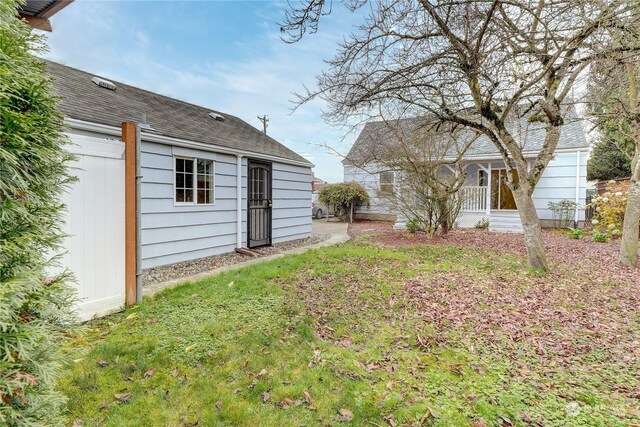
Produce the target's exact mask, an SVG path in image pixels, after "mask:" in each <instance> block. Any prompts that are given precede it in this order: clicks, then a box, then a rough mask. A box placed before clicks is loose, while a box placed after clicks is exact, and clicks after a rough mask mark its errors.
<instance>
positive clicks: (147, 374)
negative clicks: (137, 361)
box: [144, 368, 156, 378]
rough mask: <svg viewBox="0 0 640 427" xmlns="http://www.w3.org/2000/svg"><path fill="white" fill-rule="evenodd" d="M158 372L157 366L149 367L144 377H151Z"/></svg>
mask: <svg viewBox="0 0 640 427" xmlns="http://www.w3.org/2000/svg"><path fill="white" fill-rule="evenodd" d="M155 372H156V369H155V368H151V369H148V370H147V372H145V373H144V378H149V377H150V376H152V375H153V374H154V373H155Z"/></svg>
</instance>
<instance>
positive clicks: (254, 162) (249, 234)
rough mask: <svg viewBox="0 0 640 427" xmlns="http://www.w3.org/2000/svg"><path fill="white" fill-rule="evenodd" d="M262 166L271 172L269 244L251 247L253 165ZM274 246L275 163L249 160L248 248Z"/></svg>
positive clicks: (269, 183) (269, 185)
mask: <svg viewBox="0 0 640 427" xmlns="http://www.w3.org/2000/svg"><path fill="white" fill-rule="evenodd" d="M256 163H257V164H260V165H265V166H267V167H268V170H269V182H268V190H269V200H270V201H271V206H270V207H269V208H268V209H269V215H268V217H269V219H268V224H267V226H268V228H267V229H268V231H269V242H268V243H265V244H263V245H257V246H251V165H252V164H256ZM272 245H273V163H272V162H268V161H266V160H261V159H251V158H249V159H247V247H248V248H260V247H264V246H272Z"/></svg>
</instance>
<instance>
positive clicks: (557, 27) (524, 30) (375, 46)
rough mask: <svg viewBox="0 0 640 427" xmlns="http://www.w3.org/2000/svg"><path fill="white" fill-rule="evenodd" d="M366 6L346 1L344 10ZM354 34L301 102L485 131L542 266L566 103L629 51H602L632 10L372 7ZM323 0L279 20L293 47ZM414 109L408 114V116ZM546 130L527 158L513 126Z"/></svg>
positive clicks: (445, 0)
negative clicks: (539, 200)
mask: <svg viewBox="0 0 640 427" xmlns="http://www.w3.org/2000/svg"><path fill="white" fill-rule="evenodd" d="M364 3H365V1H356V0H354V1H347V2H346V3H345V4H347V6H348V7H349V8H350V9H352V10H353V9H356V8H358V7H360V6H362V5H363V4H364ZM369 3H370V4H371V12H370V13H368V15H367V17H366V19H365V22H364V23H363V24H362V25H361V26H360V27H359V30H358V31H357V32H356V33H355V34H352V35H350V36H349V37H348V38H347V39H345V41H344V42H342V43H341V44H340V47H339V50H338V52H337V54H336V56H335V58H334V59H333V60H331V61H330V62H329V65H330V68H329V70H328V71H326V72H324V73H322V74H321V75H319V76H318V79H317V80H318V89H317V90H312V91H307V92H306V93H304V94H302V95H301V96H300V99H299V101H300V102H301V103H303V102H306V101H308V100H310V99H313V98H315V97H321V98H323V99H325V100H326V101H327V102H328V104H329V110H328V111H327V112H326V113H325V117H326V118H327V120H330V121H336V122H345V121H348V120H350V119H351V118H352V117H353V116H357V115H359V114H363V113H364V114H366V113H367V112H368V111H370V110H371V109H374V110H375V109H377V107H380V106H386V105H388V104H389V103H391V104H396V105H404V106H409V107H411V108H412V109H413V110H414V111H413V113H414V114H416V115H419V114H426V113H431V114H434V115H435V116H436V117H438V118H439V119H440V120H441V121H443V122H450V123H457V124H460V125H463V126H466V127H468V128H471V129H474V130H476V131H478V132H480V133H482V134H484V135H485V136H486V137H487V138H488V139H489V140H491V142H492V143H493V144H494V145H495V146H496V147H497V149H498V151H499V152H500V155H501V156H502V159H503V160H504V163H505V167H506V169H507V179H508V185H509V187H510V188H511V190H512V192H513V195H514V198H515V202H516V207H517V209H518V212H519V215H520V219H521V222H522V226H523V229H524V235H525V243H526V248H527V254H528V260H529V265H530V266H531V267H532V268H535V269H539V270H548V265H547V261H546V257H545V253H544V248H543V244H542V231H541V227H540V221H539V219H538V215H537V212H536V209H535V205H534V203H533V199H532V197H531V196H532V193H533V191H534V189H535V187H536V185H537V183H538V181H539V180H540V178H541V176H542V174H543V172H544V170H545V168H546V167H547V165H548V163H549V161H550V160H551V158H552V157H553V154H554V152H555V149H556V146H557V144H558V140H559V137H560V133H561V129H562V125H563V124H564V123H565V122H566V121H567V119H568V113H569V111H570V110H571V109H570V108H566V107H565V105H566V103H567V102H568V100H569V95H570V94H571V92H572V88H573V87H574V85H575V84H576V81H577V80H578V78H579V77H580V76H581V75H582V73H583V71H584V70H585V68H586V67H587V66H588V65H589V64H590V63H591V62H592V61H593V60H594V59H595V58H598V57H600V56H602V55H605V54H608V53H611V51H620V50H624V51H629V50H631V49H632V48H630V47H629V46H627V45H622V46H612V45H610V44H608V43H602V40H604V39H606V38H607V37H608V33H607V29H608V28H611V27H615V26H616V25H618V20H619V19H620V18H621V17H622V16H625V17H626V16H628V14H629V13H631V12H630V11H631V9H632V7H631V5H630V3H631V2H629V1H625V0H617V1H616V0H614V1H607V0H599V1H591V0H573V1H567V0H515V1H502V0H493V1H488V0H437V1H434V0H416V1H401V0H377V1H375V2H373V1H372V2H369ZM329 6H330V3H327V2H325V1H323V0H306V1H304V2H302V6H301V7H293V8H291V10H290V11H289V12H288V13H287V16H286V18H285V22H284V23H283V24H282V29H283V31H284V32H286V33H287V34H288V35H289V41H296V40H299V39H300V38H301V37H302V36H303V35H304V34H305V32H308V31H311V32H313V31H315V30H317V21H318V19H320V17H321V16H322V15H323V14H326V13H328V12H329ZM411 108H407V109H408V110H409V109H411ZM523 118H524V119H527V120H530V121H532V122H537V123H539V124H540V126H542V127H543V128H544V134H545V136H544V141H543V143H542V144H541V146H540V148H539V149H538V150H537V154H536V155H535V156H534V157H533V158H528V157H527V156H526V153H527V141H526V139H525V140H522V139H521V138H519V137H518V132H517V130H514V129H513V126H511V125H510V123H515V122H519V121H521V119H523Z"/></svg>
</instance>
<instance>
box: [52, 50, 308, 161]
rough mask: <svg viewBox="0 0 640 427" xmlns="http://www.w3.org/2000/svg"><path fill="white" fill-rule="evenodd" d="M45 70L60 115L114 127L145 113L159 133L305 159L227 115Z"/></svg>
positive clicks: (75, 73)
mask: <svg viewBox="0 0 640 427" xmlns="http://www.w3.org/2000/svg"><path fill="white" fill-rule="evenodd" d="M46 68H47V71H48V72H49V73H50V74H51V75H52V76H53V86H54V88H55V90H56V92H57V93H58V95H60V96H61V97H62V101H61V102H60V110H61V111H62V113H63V114H64V115H65V116H66V117H69V118H72V119H78V120H83V121H87V122H92V123H98V124H103V125H110V126H118V127H119V126H120V125H121V124H122V122H125V121H134V122H140V121H141V119H142V115H143V114H146V118H147V122H148V123H149V124H150V125H151V126H152V127H153V128H154V129H155V130H156V131H158V133H159V134H160V135H164V136H170V137H174V138H180V139H185V140H188V141H194V142H200V143H204V144H212V145H217V146H222V147H227V148H232V149H237V150H242V151H248V152H252V153H256V154H258V155H259V154H263V155H269V156H276V157H280V158H282V159H287V160H294V161H297V162H306V163H309V161H308V160H306V159H305V158H304V157H302V156H300V155H299V154H297V153H295V152H294V151H292V150H290V149H289V148H287V147H285V146H284V145H282V144H281V143H279V142H278V141H276V140H275V139H273V138H271V137H270V136H268V135H265V134H264V133H263V132H261V131H259V130H258V129H256V128H255V127H253V126H251V125H250V124H248V123H247V122H245V121H244V120H241V119H239V118H238V117H235V116H232V115H230V114H226V113H223V112H219V111H214V110H211V109H209V108H204V107H200V106H198V105H193V104H190V103H188V102H184V101H180V100H177V99H174V98H169V97H167V96H162V95H158V94H157V93H153V92H149V91H147V90H144V89H140V88H137V87H133V86H129V85H126V84H124V83H120V82H116V81H114V80H111V79H109V78H108V77H103V78H105V79H107V80H109V81H112V82H113V83H115V84H116V85H117V89H116V90H115V91H113V90H109V89H105V88H102V87H99V86H98V85H96V84H95V83H93V82H92V81H91V78H92V77H94V76H95V74H91V73H87V72H85V71H81V70H78V69H75V68H71V67H67V66H66V65H62V64H58V63H55V62H51V61H46ZM98 77H102V76H98ZM210 112H215V113H218V114H220V115H221V116H223V117H224V118H225V120H224V121H218V120H215V119H213V118H211V117H210V116H209V113H210ZM309 164H310V163H309Z"/></svg>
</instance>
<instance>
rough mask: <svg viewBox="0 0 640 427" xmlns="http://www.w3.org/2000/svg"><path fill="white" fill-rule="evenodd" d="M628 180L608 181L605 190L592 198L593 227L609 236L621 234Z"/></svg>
mask: <svg viewBox="0 0 640 427" xmlns="http://www.w3.org/2000/svg"><path fill="white" fill-rule="evenodd" d="M628 188H629V183H628V182H626V183H625V182H620V183H618V182H616V181H609V182H608V183H607V191H606V192H605V193H604V194H602V195H601V196H598V197H596V198H595V199H593V201H592V203H591V205H592V207H593V210H594V214H593V219H592V220H591V224H592V225H593V229H594V230H596V231H598V232H601V233H606V234H609V235H611V236H620V235H622V224H623V222H624V213H625V210H626V207H627V196H628Z"/></svg>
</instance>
